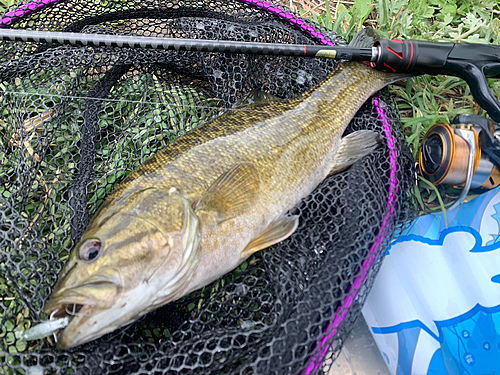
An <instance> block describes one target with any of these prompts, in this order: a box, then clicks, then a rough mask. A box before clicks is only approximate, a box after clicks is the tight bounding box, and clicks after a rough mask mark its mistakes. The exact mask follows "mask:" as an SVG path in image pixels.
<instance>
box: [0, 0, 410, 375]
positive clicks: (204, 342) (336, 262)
mask: <svg viewBox="0 0 500 375" xmlns="http://www.w3.org/2000/svg"><path fill="white" fill-rule="evenodd" d="M1 23H2V25H3V26H4V27H5V26H7V27H11V28H23V29H32V30H64V31H76V32H85V33H104V34H124V35H145V36H160V37H182V38H199V39H224V40H237V41H260V42H274V43H304V44H306V43H308V44H318V43H328V42H333V43H334V44H338V43H344V42H343V41H342V40H341V39H339V38H338V37H337V36H336V35H333V34H331V33H328V32H327V31H326V30H323V29H319V28H318V27H317V26H311V25H310V24H309V23H308V22H307V21H304V20H301V19H299V18H298V17H297V16H296V15H294V14H292V13H289V12H286V10H285V9H284V8H283V7H275V6H272V5H271V4H268V3H265V2H264V3H262V2H257V1H252V0H245V1H243V0H241V1H237V0H233V1H225V0H197V1H194V0H192V1H191V0H185V1H175V0H171V1H154V0H151V1H137V0H107V1H99V2H98V1H85V0H78V1H62V0H60V1H57V0H50V1H49V0H44V1H42V0H38V1H34V2H31V3H29V4H28V5H26V6H21V4H18V5H17V6H14V7H12V8H10V9H9V11H8V12H6V13H5V15H4V16H3V17H2V18H1ZM334 67H335V63H333V62H331V61H324V60H319V59H316V60H315V59H305V58H290V57H268V56H267V57H266V56H250V55H229V54H216V53H194V52H185V53H180V52H166V51H153V50H139V49H137V50H132V49H118V48H105V47H102V48H91V47H70V46H59V47H54V46H47V45H44V44H41V43H39V44H33V43H13V42H12V43H11V42H2V43H0V87H1V90H0V102H1V111H2V115H1V117H0V165H1V167H0V207H1V209H0V215H1V222H0V269H1V272H0V322H1V324H0V326H1V328H0V374H53V373H70V374H71V373H82V374H85V373H87V374H108V373H116V374H128V373H134V374H139V373H140V374H146V373H147V374H152V373H155V374H157V373H175V372H180V373H200V374H206V373H213V374H219V373H231V374H233V373H234V374H301V373H303V374H310V373H317V372H323V371H327V370H328V368H329V365H330V364H331V362H332V360H333V359H334V358H335V356H336V355H337V354H338V352H339V350H340V347H341V344H342V340H343V338H344V337H346V334H347V333H348V332H349V330H350V327H351V326H352V324H353V322H354V321H355V319H356V317H357V316H358V314H359V312H360V309H361V306H362V305H363V302H364V300H365V298H366V296H367V293H368V291H369V289H370V286H371V284H372V282H373V278H374V276H375V274H376V273H377V270H378V267H379V265H380V259H381V254H383V252H384V249H385V248H386V246H387V244H388V242H389V241H390V240H391V238H392V237H393V235H394V231H395V228H396V227H397V225H399V224H401V223H403V222H404V221H405V220H406V219H407V218H408V215H409V214H410V213H411V212H412V209H411V207H412V206H411V204H410V202H411V199H410V196H411V195H410V193H411V187H412V181H413V162H412V158H411V155H410V153H409V152H408V149H407V147H406V145H405V144H404V141H403V139H404V138H403V134H402V132H401V130H400V126H399V120H398V114H397V112H396V110H395V107H394V104H393V103H392V101H391V98H390V96H389V95H388V93H387V92H386V91H384V92H382V93H379V94H378V95H377V96H375V97H374V98H372V99H370V100H369V101H368V102H367V104H365V105H364V106H363V108H362V109H361V110H360V111H359V113H358V114H357V116H356V117H355V118H354V120H353V121H352V122H351V124H350V126H349V129H348V132H352V131H354V130H357V129H365V128H368V129H374V130H376V131H377V132H379V133H380V134H382V135H383V136H384V139H385V141H384V145H383V146H382V147H380V148H379V149H378V150H377V151H376V152H374V153H373V154H371V155H370V156H368V157H366V158H364V159H363V160H362V161H360V162H358V163H356V164H355V165H354V166H353V167H352V168H350V169H349V170H348V171H346V172H343V173H341V174H338V175H335V176H333V177H330V178H329V179H328V180H326V181H325V182H324V183H323V184H321V186H320V187H318V189H317V190H316V191H315V192H314V193H313V194H312V195H311V196H309V197H307V198H306V199H304V200H303V201H302V203H301V204H300V205H299V206H298V207H297V208H296V209H295V210H294V211H295V212H296V213H299V214H300V226H299V229H298V231H297V232H296V233H295V234H294V235H293V236H292V237H291V238H289V239H288V240H286V241H284V242H282V243H280V244H278V245H276V246H274V247H272V248H269V249H266V250H264V251H261V252H259V253H258V254H257V255H254V256H253V257H251V258H250V259H249V260H248V261H246V262H245V263H243V264H242V265H241V266H240V267H239V268H238V269H236V270H235V271H233V272H231V273H230V274H228V275H226V276H224V277H223V278H222V279H220V280H218V281H217V282H215V283H213V284H211V285H209V286H208V287H205V288H204V289H203V290H201V291H197V292H195V293H193V294H191V295H189V296H188V297H186V298H183V299H182V300H180V301H177V302H174V303H171V304H169V305H167V306H164V307H163V308H160V309H159V310H157V311H155V312H153V313H151V314H149V315H147V316H146V317H144V318H142V319H140V320H139V321H137V322H135V323H134V324H132V325H130V326H128V327H125V328H123V329H120V330H117V331H115V332H113V333H111V334H108V335H106V336H104V337H102V338H100V339H98V340H95V341H93V342H90V343H88V344H85V345H82V346H79V347H77V348H75V349H74V350H69V351H61V350H58V349H57V348H56V347H55V346H54V342H53V338H50V337H49V338H47V339H43V340H38V341H32V342H26V341H23V340H22V339H20V338H19V337H20V336H19V332H22V331H23V330H25V329H27V328H29V327H30V326H33V325H35V324H37V323H38V322H40V321H42V320H46V319H47V317H46V316H45V315H44V314H43V312H42V308H43V306H44V304H45V302H46V301H47V299H48V296H49V294H50V292H51V288H52V286H53V285H54V283H55V281H56V277H57V274H58V272H59V271H60V270H61V268H62V265H63V264H64V261H65V260H66V259H67V257H68V253H69V252H70V251H71V249H72V247H73V245H74V244H75V243H76V241H77V240H78V239H79V237H80V236H81V234H82V233H83V231H84V229H85V227H86V225H87V224H88V221H89V217H92V215H93V214H94V213H95V211H96V209H97V208H98V206H99V205H100V204H101V203H102V201H103V199H104V198H105V197H106V196H107V194H109V192H110V191H111V190H112V189H113V187H115V186H116V185H117V184H118V183H119V182H120V181H121V180H122V179H123V178H124V177H125V176H126V175H127V174H128V173H130V172H131V171H132V170H133V169H134V168H135V167H137V166H138V165H140V164H141V163H142V162H143V161H144V160H145V159H146V158H148V157H149V156H150V155H152V154H153V153H155V152H156V151H157V150H158V149H159V148H161V147H163V146H165V145H166V144H168V143H169V142H170V141H172V140H173V139H174V138H175V137H178V136H181V135H182V134H184V133H185V132H186V131H188V130H189V129H191V128H193V127H195V126H197V125H198V124H200V123H203V122H205V121H206V120H207V119H209V118H212V117H213V116H215V115H217V114H219V113H221V111H222V110H224V108H227V107H230V106H231V105H233V104H234V103H235V102H236V101H237V100H238V98H240V97H241V96H242V95H243V94H245V93H247V92H249V91H251V90H253V89H255V88H259V89H263V90H265V91H267V92H270V93H272V94H274V95H277V96H279V97H282V98H292V97H295V96H297V95H298V94H300V93H302V92H304V91H305V90H307V89H309V88H312V87H313V86H314V85H316V84H317V83H319V82H320V81H321V80H322V79H324V78H325V76H326V75H327V74H328V73H329V72H330V71H332V70H333V68H334Z"/></svg>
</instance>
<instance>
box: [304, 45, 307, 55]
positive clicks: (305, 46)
mask: <svg viewBox="0 0 500 375" xmlns="http://www.w3.org/2000/svg"><path fill="white" fill-rule="evenodd" d="M306 52H307V44H304V57H305V56H306Z"/></svg>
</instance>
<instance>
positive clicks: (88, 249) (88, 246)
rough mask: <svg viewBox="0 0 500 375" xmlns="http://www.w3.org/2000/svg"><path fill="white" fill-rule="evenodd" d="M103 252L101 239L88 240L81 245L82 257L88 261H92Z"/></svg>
mask: <svg viewBox="0 0 500 375" xmlns="http://www.w3.org/2000/svg"><path fill="white" fill-rule="evenodd" d="M100 252H101V241H99V240H87V241H85V242H84V243H83V244H82V246H81V247H80V259H81V260H84V261H86V262H91V261H93V260H94V259H95V258H97V256H98V255H99V253H100Z"/></svg>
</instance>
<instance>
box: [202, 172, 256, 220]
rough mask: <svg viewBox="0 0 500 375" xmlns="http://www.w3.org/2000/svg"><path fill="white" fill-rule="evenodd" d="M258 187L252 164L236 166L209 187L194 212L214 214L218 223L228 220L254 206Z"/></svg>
mask: <svg viewBox="0 0 500 375" xmlns="http://www.w3.org/2000/svg"><path fill="white" fill-rule="evenodd" d="M259 186H260V177H259V172H258V171H257V168H256V167H255V166H254V165H253V164H252V163H241V164H237V165H235V166H234V167H233V168H231V169H229V170H228V171H226V172H224V173H223V174H222V175H220V176H219V178H217V180H215V181H214V183H212V185H210V187H209V188H208V189H207V191H206V192H205V193H204V194H203V196H202V197H201V199H200V201H199V202H198V203H197V204H196V207H195V212H200V211H205V212H212V213H213V212H215V213H216V214H217V220H218V221H219V222H222V221H225V220H229V219H231V218H233V217H236V216H238V215H241V214H242V213H244V212H245V211H246V210H248V209H249V208H250V207H251V206H252V205H254V204H255V199H256V197H257V194H258V191H259Z"/></svg>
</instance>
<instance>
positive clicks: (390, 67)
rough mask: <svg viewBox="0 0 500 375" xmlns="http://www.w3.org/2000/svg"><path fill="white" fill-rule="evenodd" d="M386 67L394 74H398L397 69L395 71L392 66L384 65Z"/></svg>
mask: <svg viewBox="0 0 500 375" xmlns="http://www.w3.org/2000/svg"><path fill="white" fill-rule="evenodd" d="M384 66H385V67H386V68H389V69H391V70H392V71H393V72H394V73H396V69H394V68H393V67H392V66H390V65H387V64H386V63H384Z"/></svg>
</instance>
